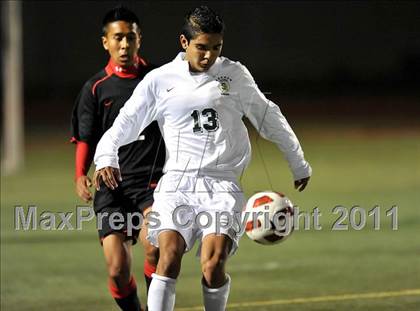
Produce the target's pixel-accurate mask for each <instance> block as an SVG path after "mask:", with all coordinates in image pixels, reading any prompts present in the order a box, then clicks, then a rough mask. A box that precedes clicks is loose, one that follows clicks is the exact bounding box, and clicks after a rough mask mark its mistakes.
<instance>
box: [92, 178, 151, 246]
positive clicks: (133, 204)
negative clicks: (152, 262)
mask: <svg viewBox="0 0 420 311" xmlns="http://www.w3.org/2000/svg"><path fill="white" fill-rule="evenodd" d="M155 187H156V182H152V183H150V184H149V178H147V180H144V179H139V178H138V177H137V178H133V177H131V178H129V177H123V181H122V182H119V184H118V187H117V188H116V189H114V190H112V189H109V188H108V187H107V186H106V185H105V184H104V183H103V182H101V185H100V189H99V191H96V193H95V198H94V201H93V208H94V210H95V214H96V217H97V226H98V233H99V238H100V240H101V243H102V240H103V239H104V238H105V237H106V236H107V235H109V234H111V233H113V232H120V233H123V234H124V235H125V236H126V238H127V239H128V240H130V239H131V240H132V241H133V244H136V243H137V239H138V236H139V232H140V229H138V227H139V226H140V225H141V222H142V220H143V218H142V214H143V211H144V209H146V208H147V207H149V206H151V205H152V204H153V191H154V188H155ZM130 227H131V228H130ZM133 227H134V228H133Z"/></svg>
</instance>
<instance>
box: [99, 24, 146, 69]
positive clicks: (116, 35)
mask: <svg viewBox="0 0 420 311" xmlns="http://www.w3.org/2000/svg"><path fill="white" fill-rule="evenodd" d="M139 32H140V30H139V28H138V26H137V24H136V23H127V22H124V21H117V22H113V23H109V24H108V25H107V32H106V35H105V36H103V37H102V44H103V46H104V49H105V50H107V51H108V52H109V55H110V56H111V59H112V60H113V61H114V63H116V64H117V65H119V66H121V67H128V66H131V65H133V64H134V59H135V56H136V55H137V52H138V50H139V48H140V41H141V35H140V34H139Z"/></svg>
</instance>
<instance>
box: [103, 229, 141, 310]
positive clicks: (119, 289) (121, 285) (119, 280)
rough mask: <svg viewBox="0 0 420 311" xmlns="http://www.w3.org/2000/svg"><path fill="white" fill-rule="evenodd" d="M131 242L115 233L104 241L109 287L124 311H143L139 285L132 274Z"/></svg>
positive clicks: (120, 234) (122, 235)
mask: <svg viewBox="0 0 420 311" xmlns="http://www.w3.org/2000/svg"><path fill="white" fill-rule="evenodd" d="M131 244H132V241H131V240H127V239H126V236H125V235H124V234H122V233H118V232H114V233H112V234H109V235H107V236H106V237H105V238H104V239H103V240H102V246H103V251H104V255H105V260H106V264H107V270H108V277H109V281H108V285H109V291H110V293H111V295H112V296H113V297H114V299H115V301H116V303H117V304H118V306H119V307H120V308H121V309H122V310H124V311H126V310H127V311H138V310H141V307H140V301H139V298H138V296H137V285H136V281H135V279H134V276H133V275H132V274H131V261H132V250H131V248H132V247H131Z"/></svg>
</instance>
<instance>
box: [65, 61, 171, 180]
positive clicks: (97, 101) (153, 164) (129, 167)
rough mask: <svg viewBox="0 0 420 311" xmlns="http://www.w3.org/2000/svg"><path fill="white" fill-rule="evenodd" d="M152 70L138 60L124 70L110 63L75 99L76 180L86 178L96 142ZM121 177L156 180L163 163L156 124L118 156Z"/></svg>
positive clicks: (73, 123) (73, 122)
mask: <svg viewBox="0 0 420 311" xmlns="http://www.w3.org/2000/svg"><path fill="white" fill-rule="evenodd" d="M151 69H154V68H153V67H151V66H150V65H147V64H146V62H145V61H144V60H143V59H141V58H138V59H137V61H136V64H135V65H134V66H131V68H128V69H124V68H122V67H119V66H118V65H115V64H114V63H113V62H112V60H110V61H109V63H108V65H107V66H106V67H105V68H104V69H103V70H101V71H100V72H98V73H97V74H96V75H94V76H93V77H92V78H90V79H89V80H88V81H87V82H86V83H85V84H84V86H83V88H82V90H81V91H80V93H79V96H78V97H77V99H76V102H75V106H74V108H73V115H72V139H71V141H72V142H74V143H77V144H78V146H77V147H78V148H77V150H76V177H78V176H80V175H86V174H87V171H88V170H89V166H90V164H91V161H92V157H93V153H94V151H95V149H96V145H97V143H98V142H99V139H100V138H101V137H102V135H103V134H104V133H105V131H106V130H108V129H109V128H110V127H111V126H112V123H113V122H114V120H115V118H116V117H117V116H118V113H119V111H120V109H121V108H122V106H123V105H124V103H125V102H126V101H127V100H128V99H129V98H130V96H131V94H132V93H133V91H134V88H135V87H136V86H137V84H138V83H139V82H140V81H141V80H142V79H143V77H144V76H145V75H146V74H147V73H148V72H149V71H150V70H151ZM118 156H119V164H120V169H121V174H122V175H123V176H128V175H139V174H141V175H147V177H151V179H150V180H158V179H159V177H160V176H161V174H162V167H163V164H164V161H165V146H164V143H163V139H162V136H161V134H160V131H159V127H158V125H157V123H156V122H153V123H151V124H150V125H149V126H148V127H147V128H146V129H145V130H144V131H143V132H142V133H141V134H140V135H139V139H138V140H137V141H135V142H133V143H131V144H128V145H126V146H122V147H121V148H120V149H119V152H118Z"/></svg>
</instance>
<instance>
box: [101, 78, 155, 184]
mask: <svg viewBox="0 0 420 311" xmlns="http://www.w3.org/2000/svg"><path fill="white" fill-rule="evenodd" d="M154 93H155V92H154V91H153V80H152V79H151V78H150V74H149V75H147V76H146V77H145V78H144V79H143V80H142V81H141V82H140V83H139V84H138V85H137V87H136V88H135V90H134V92H133V95H132V96H131V97H130V99H129V100H128V101H127V102H126V103H125V104H124V107H123V108H121V110H120V112H119V114H118V116H117V118H116V119H115V121H114V123H113V125H112V127H111V128H109V129H108V131H106V132H105V134H104V135H103V136H102V138H101V139H100V141H99V143H98V145H97V147H96V152H95V156H94V162H95V165H96V171H95V174H94V178H93V182H94V185H95V187H96V189H98V190H99V187H100V181H101V180H102V181H103V182H104V183H105V185H106V186H107V187H109V188H111V189H115V188H116V187H118V181H120V180H121V175H120V171H119V165H118V149H119V148H120V147H121V146H124V145H127V144H129V143H131V142H133V141H135V140H137V139H138V137H139V135H140V133H141V132H142V131H143V130H144V129H145V128H146V127H147V126H148V125H149V124H150V123H151V122H152V121H153V120H156V118H157V112H156V106H155V97H156V96H155V94H154Z"/></svg>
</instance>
